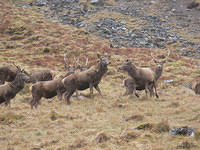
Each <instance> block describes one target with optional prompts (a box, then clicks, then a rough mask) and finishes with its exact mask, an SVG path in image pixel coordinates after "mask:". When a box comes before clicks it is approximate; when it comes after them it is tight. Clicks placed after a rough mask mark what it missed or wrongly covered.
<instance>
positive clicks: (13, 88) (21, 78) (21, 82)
mask: <svg viewBox="0 0 200 150" xmlns="http://www.w3.org/2000/svg"><path fill="white" fill-rule="evenodd" d="M19 69H20V68H19V67H18V71H17V74H16V76H15V79H14V80H13V81H12V82H8V83H5V84H3V85H0V104H1V103H4V102H5V105H6V106H7V105H10V100H11V99H13V98H14V97H15V96H16V94H17V93H18V92H20V91H21V90H22V89H23V88H24V86H25V82H26V83H29V82H30V76H29V74H26V72H25V71H24V70H23V69H20V70H19Z"/></svg>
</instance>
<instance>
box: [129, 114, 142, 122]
mask: <svg viewBox="0 0 200 150" xmlns="http://www.w3.org/2000/svg"><path fill="white" fill-rule="evenodd" d="M143 119H144V116H142V115H132V116H130V117H128V118H127V119H126V121H130V120H136V121H141V120H143Z"/></svg>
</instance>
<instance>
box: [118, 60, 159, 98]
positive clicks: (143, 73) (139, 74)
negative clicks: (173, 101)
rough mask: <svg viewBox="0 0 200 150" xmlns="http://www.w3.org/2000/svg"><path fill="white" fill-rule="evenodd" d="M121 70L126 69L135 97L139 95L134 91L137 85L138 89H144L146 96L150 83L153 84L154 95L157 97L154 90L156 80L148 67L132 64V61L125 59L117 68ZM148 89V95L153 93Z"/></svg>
mask: <svg viewBox="0 0 200 150" xmlns="http://www.w3.org/2000/svg"><path fill="white" fill-rule="evenodd" d="M120 70H123V71H127V72H128V74H129V75H130V76H131V77H132V79H133V83H134V84H133V85H132V86H133V94H135V95H136V96H137V97H138V96H139V95H138V94H137V93H136V89H137V87H138V88H139V89H145V93H146V96H147V93H148V90H149V88H150V86H151V85H153V88H155V92H156V97H158V94H157V91H156V86H155V84H156V81H155V74H154V72H153V71H152V70H151V69H150V68H141V67H136V66H135V65H133V64H132V62H131V61H130V60H129V59H126V60H125V62H124V64H123V65H122V66H121V67H119V68H118V71H120ZM149 91H150V96H152V95H153V93H152V92H151V90H149Z"/></svg>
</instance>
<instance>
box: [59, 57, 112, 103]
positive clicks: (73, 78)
mask: <svg viewBox="0 0 200 150" xmlns="http://www.w3.org/2000/svg"><path fill="white" fill-rule="evenodd" d="M97 57H98V58H99V63H98V64H97V65H95V66H92V67H90V68H89V69H87V70H85V71H82V72H77V73H74V74H71V75H70V76H68V77H66V78H64V79H63V80H62V83H63V84H64V86H65V89H66V92H65V93H64V97H65V101H66V103H67V104H70V97H71V96H72V95H73V93H74V92H75V91H76V90H85V89H88V88H90V97H93V87H94V88H95V89H96V90H97V91H98V92H99V94H100V95H101V96H102V94H101V90H100V88H99V86H98V84H99V83H100V81H101V79H102V77H103V75H104V74H105V73H106V72H107V70H108V68H107V66H108V65H109V64H110V60H109V59H110V56H101V55H99V54H97Z"/></svg>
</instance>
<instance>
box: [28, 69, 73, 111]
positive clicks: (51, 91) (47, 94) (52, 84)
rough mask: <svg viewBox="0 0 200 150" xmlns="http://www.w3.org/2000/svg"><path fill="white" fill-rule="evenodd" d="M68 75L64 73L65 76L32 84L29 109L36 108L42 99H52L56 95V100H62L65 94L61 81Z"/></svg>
mask: <svg viewBox="0 0 200 150" xmlns="http://www.w3.org/2000/svg"><path fill="white" fill-rule="evenodd" d="M68 75H70V73H66V74H65V75H61V76H59V77H56V78H55V79H53V80H50V81H39V82H36V83H34V84H33V85H32V86H31V87H30V91H31V93H32V100H31V102H30V105H31V108H33V107H35V108H37V105H38V104H39V101H40V99H41V98H42V97H44V98H52V97H54V96H56V95H57V96H58V99H59V100H62V94H63V93H64V92H65V89H64V86H63V84H62V82H61V81H62V79H63V78H65V77H66V76H68Z"/></svg>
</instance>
